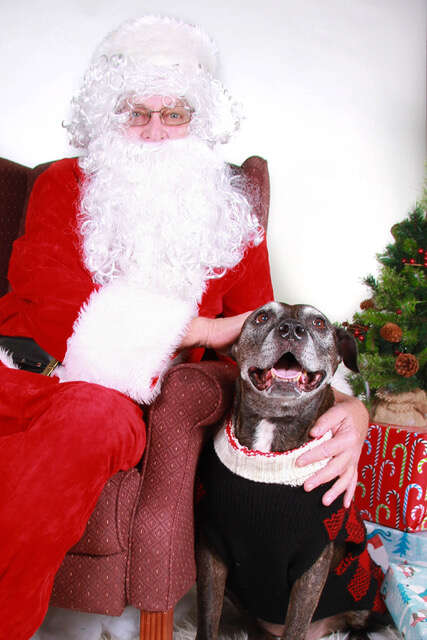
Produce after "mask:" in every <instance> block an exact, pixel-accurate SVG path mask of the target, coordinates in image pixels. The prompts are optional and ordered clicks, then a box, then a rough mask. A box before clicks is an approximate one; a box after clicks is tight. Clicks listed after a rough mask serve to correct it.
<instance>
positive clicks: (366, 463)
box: [355, 423, 427, 531]
mask: <svg viewBox="0 0 427 640" xmlns="http://www.w3.org/2000/svg"><path fill="white" fill-rule="evenodd" d="M355 501H356V505H357V507H358V508H359V510H360V512H361V515H362V517H363V518H364V519H365V520H369V521H370V522H377V523H378V524H381V525H384V526H386V527H392V528H394V529H400V530H402V531H422V530H427V433H425V432H424V433H422V432H420V431H419V427H418V431H417V428H415V427H401V426H396V425H386V424H384V425H382V424H373V423H371V425H370V426H369V432H368V436H367V439H366V440H365V443H364V445H363V449H362V454H361V456H360V461H359V477H358V483H357V487H356V493H355Z"/></svg>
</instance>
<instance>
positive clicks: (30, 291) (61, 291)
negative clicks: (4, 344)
mask: <svg viewBox="0 0 427 640" xmlns="http://www.w3.org/2000/svg"><path fill="white" fill-rule="evenodd" d="M79 177H80V173H79V171H78V168H77V165H76V163H75V161H73V160H71V159H68V160H65V161H60V162H58V163H54V164H53V165H51V166H50V167H49V168H48V169H47V170H46V171H45V172H43V173H42V174H41V176H40V177H39V178H38V179H37V181H36V183H35V185H34V187H33V190H32V194H31V198H30V201H29V205H28V209H27V217H26V230H25V233H24V235H23V236H21V237H20V238H19V239H18V240H17V241H16V242H15V243H14V247H13V251H12V256H11V260H10V265H9V273H8V278H9V282H10V286H11V291H10V293H9V294H7V297H6V303H7V304H8V306H9V308H10V310H11V313H10V317H9V318H8V319H7V318H6V319H4V320H3V322H2V326H1V332H2V333H4V334H5V335H23V336H26V337H31V338H33V339H34V340H35V341H36V342H37V343H38V344H39V345H40V346H41V347H42V348H43V349H45V350H46V351H47V352H48V353H50V354H51V355H52V356H54V357H55V358H57V359H58V360H62V358H63V357H64V354H65V350H66V340H67V337H68V336H69V335H70V334H71V332H72V327H73V323H74V321H75V320H76V318H77V315H78V312H79V309H80V307H81V305H82V303H83V302H84V301H85V300H86V299H87V298H88V297H89V295H90V293H91V292H92V290H93V288H94V284H93V282H92V280H91V278H90V275H89V273H88V272H87V271H86V270H85V269H84V267H83V264H82V261H81V259H80V253H79V249H80V247H79V238H78V236H77V233H76V231H75V229H76V206H75V203H76V201H77V199H78V186H79V185H78V181H79Z"/></svg>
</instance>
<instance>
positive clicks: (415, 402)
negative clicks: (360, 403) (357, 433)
mask: <svg viewBox="0 0 427 640" xmlns="http://www.w3.org/2000/svg"><path fill="white" fill-rule="evenodd" d="M371 420H372V421H373V422H379V423H381V424H397V425H399V426H402V427H421V428H422V429H421V430H426V431H427V395H426V393H425V391H423V390H422V389H415V390H414V391H406V392H405V393H390V392H389V391H385V390H383V389H378V391H377V392H376V394H375V399H374V401H373V403H372V410H371Z"/></svg>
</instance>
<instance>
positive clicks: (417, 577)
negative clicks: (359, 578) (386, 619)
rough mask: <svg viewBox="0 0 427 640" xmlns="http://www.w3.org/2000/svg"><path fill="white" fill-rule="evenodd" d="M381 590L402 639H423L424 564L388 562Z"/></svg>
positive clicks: (426, 632)
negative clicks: (388, 565)
mask: <svg viewBox="0 0 427 640" xmlns="http://www.w3.org/2000/svg"><path fill="white" fill-rule="evenodd" d="M381 592H382V594H383V596H384V600H385V603H386V605H387V608H388V610H389V611H390V613H391V615H392V617H393V620H394V622H395V624H396V626H397V628H398V629H399V631H401V632H402V634H403V636H404V638H405V640H421V639H423V640H426V639H427V563H425V562H420V563H418V564H417V563H415V562H414V563H411V564H408V563H406V562H401V563H399V564H395V563H391V564H390V567H389V569H388V571H387V575H386V577H385V579H384V582H383V585H382V587H381Z"/></svg>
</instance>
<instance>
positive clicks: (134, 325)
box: [57, 278, 196, 403]
mask: <svg viewBox="0 0 427 640" xmlns="http://www.w3.org/2000/svg"><path fill="white" fill-rule="evenodd" d="M195 314H196V311H195V305H193V304H191V303H190V302H188V301H184V300H181V299H177V298H172V297H171V296H169V297H167V296H163V295H159V294H157V293H153V292H150V291H146V290H144V289H143V288H142V287H141V285H137V284H135V283H130V282H127V281H125V280H123V279H119V278H118V279H117V280H114V281H113V282H111V283H109V284H107V285H105V286H103V287H102V288H101V289H99V290H98V291H95V292H94V293H93V294H92V295H91V297H90V298H89V301H88V302H87V304H85V305H84V306H83V307H82V309H81V311H80V314H79V317H78V318H77V320H76V322H75V324H74V330H73V334H72V335H71V337H70V338H69V339H68V342H67V352H66V354H65V358H64V362H63V366H62V367H60V368H59V370H58V373H57V375H58V377H59V378H60V379H61V381H70V380H85V381H86V382H94V383H98V384H102V385H104V386H106V387H112V388H113V389H117V390H118V391H121V392H122V393H125V394H126V395H129V396H130V397H131V398H133V399H134V400H136V401H137V402H142V403H149V402H151V401H152V400H153V399H154V397H155V396H156V395H157V393H158V392H159V389H160V380H159V382H158V383H157V384H156V385H155V386H153V383H152V381H153V378H156V377H159V378H161V376H162V375H163V374H164V372H165V371H166V369H167V368H168V366H169V364H170V362H171V357H172V355H173V353H174V351H175V350H176V348H177V346H178V345H179V343H180V341H181V338H182V337H183V335H184V333H185V329H186V326H187V324H188V322H189V321H190V320H191V318H192V317H194V316H195Z"/></svg>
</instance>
